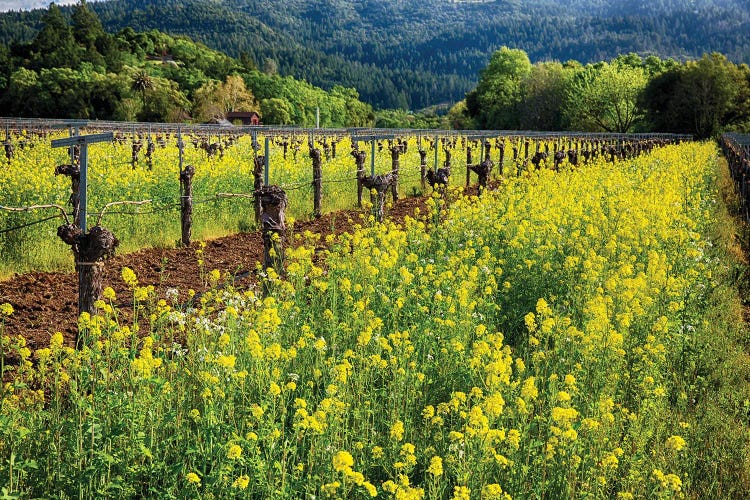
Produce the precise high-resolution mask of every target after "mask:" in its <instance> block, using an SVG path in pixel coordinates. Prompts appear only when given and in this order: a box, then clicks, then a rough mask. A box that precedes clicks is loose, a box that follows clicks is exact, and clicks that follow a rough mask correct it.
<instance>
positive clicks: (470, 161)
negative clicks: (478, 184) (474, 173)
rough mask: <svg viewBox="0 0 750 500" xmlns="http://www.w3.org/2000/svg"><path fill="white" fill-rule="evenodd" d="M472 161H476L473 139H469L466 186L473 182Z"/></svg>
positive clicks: (467, 145)
mask: <svg viewBox="0 0 750 500" xmlns="http://www.w3.org/2000/svg"><path fill="white" fill-rule="evenodd" d="M472 163H474V159H473V158H472V149H471V141H469V142H468V144H466V187H469V183H470V182H471V170H472V169H471V167H472Z"/></svg>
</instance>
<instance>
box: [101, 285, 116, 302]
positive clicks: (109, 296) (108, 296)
mask: <svg viewBox="0 0 750 500" xmlns="http://www.w3.org/2000/svg"><path fill="white" fill-rule="evenodd" d="M102 298H104V299H105V300H109V301H110V302H113V301H114V300H116V299H117V294H115V291H114V290H113V289H112V287H109V286H108V287H106V288H105V289H104V291H103V292H102Z"/></svg>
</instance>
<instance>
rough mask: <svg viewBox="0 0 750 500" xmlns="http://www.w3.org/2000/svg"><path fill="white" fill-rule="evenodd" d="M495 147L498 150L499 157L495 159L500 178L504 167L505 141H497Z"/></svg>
mask: <svg viewBox="0 0 750 500" xmlns="http://www.w3.org/2000/svg"><path fill="white" fill-rule="evenodd" d="M495 144H496V146H497V149H499V150H500V155H499V157H498V159H497V163H498V165H497V171H498V174H499V175H500V176H502V175H503V167H504V165H505V141H504V140H502V139H498V140H497V142H496V143H495Z"/></svg>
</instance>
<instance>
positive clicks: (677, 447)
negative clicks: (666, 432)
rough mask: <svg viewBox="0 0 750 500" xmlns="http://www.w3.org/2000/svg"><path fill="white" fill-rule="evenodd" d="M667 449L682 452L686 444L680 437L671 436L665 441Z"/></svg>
mask: <svg viewBox="0 0 750 500" xmlns="http://www.w3.org/2000/svg"><path fill="white" fill-rule="evenodd" d="M666 445H667V449H670V450H674V451H682V450H683V449H684V448H685V446H686V445H687V443H686V442H685V440H684V439H682V437H680V436H671V437H669V438H668V439H667V443H666Z"/></svg>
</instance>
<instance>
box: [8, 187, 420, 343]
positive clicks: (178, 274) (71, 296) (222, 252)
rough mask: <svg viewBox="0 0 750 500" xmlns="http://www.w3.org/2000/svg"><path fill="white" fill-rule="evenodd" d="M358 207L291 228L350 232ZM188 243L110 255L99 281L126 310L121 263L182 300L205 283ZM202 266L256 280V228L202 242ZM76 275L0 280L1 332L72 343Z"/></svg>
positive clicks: (400, 204)
mask: <svg viewBox="0 0 750 500" xmlns="http://www.w3.org/2000/svg"><path fill="white" fill-rule="evenodd" d="M417 207H420V210H422V211H423V213H424V207H425V198H412V197H409V198H402V199H400V200H398V201H397V202H396V203H395V204H394V205H393V207H392V208H391V209H389V210H388V211H387V214H386V215H387V217H388V218H390V219H391V220H392V221H394V222H396V223H400V222H403V220H404V218H405V217H406V216H407V215H409V216H413V215H414V209H415V208H417ZM361 213H362V211H359V210H345V211H340V212H335V213H329V214H325V215H324V216H322V217H320V218H318V219H314V220H310V221H297V222H295V224H294V233H296V234H301V233H303V232H305V231H310V232H312V233H319V234H321V235H323V236H325V235H328V234H332V233H333V234H342V233H344V232H351V231H352V230H353V226H354V224H356V223H358V222H359V221H360V218H359V215H360V214H361ZM197 249H198V244H197V243H194V244H193V245H191V246H190V247H188V248H170V249H165V248H149V249H144V250H140V251H138V252H134V253H130V254H126V255H116V256H114V257H112V258H111V259H109V260H108V261H107V262H106V264H105V270H104V275H105V278H104V284H105V286H110V287H112V288H113V289H114V290H115V292H116V293H117V297H118V301H120V304H118V309H119V310H120V311H122V312H123V313H124V314H126V315H127V314H128V309H129V308H131V307H132V304H129V303H128V302H127V300H126V299H125V298H126V297H132V292H131V291H129V290H128V288H127V287H126V285H125V283H124V282H123V280H122V278H121V275H120V273H121V270H122V268H123V267H124V266H127V267H130V268H131V269H133V271H135V273H136V276H137V277H138V282H139V285H140V286H146V285H154V287H155V288H156V289H157V291H158V293H159V295H160V296H164V292H165V290H166V289H167V288H176V289H178V290H179V292H180V297H181V299H183V300H186V299H187V291H188V290H189V289H193V290H195V291H196V292H201V291H203V290H204V289H205V287H204V285H203V280H202V279H201V273H200V268H199V266H198V263H197V260H198V256H197V255H196V250H197ZM202 258H203V260H204V264H203V269H204V270H205V272H208V271H211V270H213V269H218V270H219V271H221V273H222V275H223V274H224V273H225V272H229V273H230V274H231V275H233V276H236V277H238V278H237V279H236V281H235V286H237V287H239V288H242V287H243V286H248V285H249V284H251V283H254V282H255V281H256V277H255V274H254V272H253V271H254V270H255V268H256V262H261V261H262V259H263V240H262V238H261V234H260V232H259V231H257V232H253V233H240V234H235V235H231V236H226V237H223V238H218V239H215V240H210V241H207V242H206V245H205V248H204V250H203V256H202ZM77 284H78V278H77V274H75V273H72V272H71V273H38V272H35V273H27V274H20V275H15V276H13V277H11V278H10V279H8V280H5V281H0V304H2V303H5V302H8V303H10V304H11V305H12V306H13V309H14V312H13V314H12V315H11V316H10V317H8V318H6V321H5V334H6V335H11V336H16V335H22V336H24V337H25V339H26V341H27V344H28V346H29V347H30V348H31V349H32V350H33V349H37V348H41V347H45V346H47V345H48V344H49V339H50V335H51V334H53V333H55V332H58V331H59V332H62V333H63V336H64V338H65V343H66V344H67V345H71V346H72V345H74V344H75V338H76V331H77V327H76V320H77V311H78V306H77V300H78V285H77Z"/></svg>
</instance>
